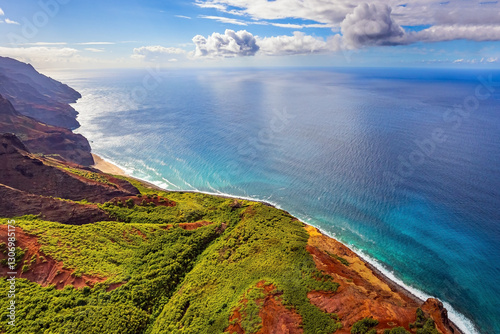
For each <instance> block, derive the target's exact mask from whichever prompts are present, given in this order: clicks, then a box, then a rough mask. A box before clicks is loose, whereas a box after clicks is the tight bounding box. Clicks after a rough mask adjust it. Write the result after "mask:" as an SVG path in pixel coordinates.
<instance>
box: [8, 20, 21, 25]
mask: <svg viewBox="0 0 500 334" xmlns="http://www.w3.org/2000/svg"><path fill="white" fill-rule="evenodd" d="M5 23H7V24H16V25H19V24H20V23H19V22H17V21H13V20H11V19H5Z"/></svg>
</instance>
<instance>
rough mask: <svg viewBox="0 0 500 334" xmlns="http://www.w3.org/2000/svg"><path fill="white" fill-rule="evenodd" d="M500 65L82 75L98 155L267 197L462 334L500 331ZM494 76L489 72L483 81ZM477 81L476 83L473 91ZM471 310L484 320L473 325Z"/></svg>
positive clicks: (140, 172)
mask: <svg viewBox="0 0 500 334" xmlns="http://www.w3.org/2000/svg"><path fill="white" fill-rule="evenodd" d="M490 75H492V77H491V78H492V79H493V81H498V82H500V72H498V71H497V72H494V71H493V72H487V71H483V72H479V71H472V70H469V71H466V70H461V71H458V70H439V71H438V70H424V69H414V70H407V69H349V70H341V69H338V70H331V69H328V70H327V69H325V70H311V69H301V70H297V69H294V70H291V69H283V70H189V71H180V70H177V71H164V72H162V73H161V74H158V75H155V77H156V78H157V80H154V79H153V80H151V77H149V76H150V74H149V72H148V71H146V70H144V71H122V72H114V73H111V72H100V73H95V72H90V73H72V74H71V75H68V76H66V78H64V80H65V82H67V83H68V84H70V85H71V86H73V87H74V88H76V89H77V90H79V91H80V92H81V93H82V95H83V96H84V97H83V99H82V100H80V101H79V102H78V103H77V104H76V109H77V110H78V111H79V112H80V117H79V121H80V123H81V124H82V127H81V128H80V129H79V132H80V133H82V134H84V135H85V136H86V137H87V138H88V139H89V140H91V141H92V147H93V150H94V152H95V153H97V154H99V155H101V156H103V157H104V158H107V159H109V160H111V161H113V162H115V163H117V164H118V165H120V166H123V167H124V168H126V170H127V171H129V172H131V173H132V174H133V175H134V176H136V177H140V178H144V179H147V180H149V181H153V182H156V183H157V184H159V185H161V186H163V187H165V188H168V189H172V190H175V189H183V190H200V191H206V192H214V193H226V194H231V195H235V196H242V197H251V198H256V199H262V200H266V201H269V202H272V203H275V204H277V205H278V206H279V207H281V208H283V209H285V210H287V211H289V212H291V213H292V214H294V215H296V216H297V217H299V218H300V219H302V220H304V221H306V222H309V223H311V224H313V225H315V226H318V227H320V228H321V229H322V230H324V231H326V232H327V233H329V234H331V235H334V236H335V237H336V238H337V239H339V240H341V241H343V242H345V243H347V244H349V245H351V247H353V248H355V249H356V250H357V251H359V252H361V253H363V254H365V256H368V257H369V258H370V259H371V261H377V265H379V266H380V267H383V268H384V269H385V270H386V272H389V273H390V274H392V275H394V276H395V278H396V279H398V280H401V281H403V282H404V284H405V285H407V286H409V287H411V289H412V290H413V291H414V292H415V293H417V294H419V295H420V296H423V297H425V296H428V295H431V296H435V297H438V298H440V299H441V300H443V301H445V305H447V306H448V307H449V308H450V310H451V317H452V319H453V320H454V321H456V322H457V323H459V324H460V326H461V327H462V328H464V329H465V330H466V332H467V333H477V332H480V333H488V334H490V333H500V310H499V308H500V224H499V223H500V85H496V86H488V87H485V86H481V82H480V80H479V77H483V78H485V80H486V81H488V76H490ZM483 81H484V80H483ZM478 87H479V88H478ZM470 321H472V322H473V323H474V324H475V326H476V327H477V329H474V328H472V324H471V322H470Z"/></svg>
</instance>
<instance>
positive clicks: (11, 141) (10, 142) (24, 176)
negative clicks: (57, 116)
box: [0, 134, 139, 203]
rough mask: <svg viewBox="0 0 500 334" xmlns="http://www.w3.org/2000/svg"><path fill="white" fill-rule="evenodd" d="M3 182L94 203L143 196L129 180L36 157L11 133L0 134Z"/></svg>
mask: <svg viewBox="0 0 500 334" xmlns="http://www.w3.org/2000/svg"><path fill="white" fill-rule="evenodd" d="M0 183H1V184H3V185H6V186H8V187H11V188H14V189H18V190H21V191H23V192H26V193H29V194H33V195H39V196H51V197H56V198H62V199H69V200H73V201H80V200H83V199H85V200H88V201H89V202H94V203H104V202H107V201H109V200H111V199H113V198H115V197H125V196H133V195H137V194H138V193H139V191H138V190H137V189H136V188H135V187H133V186H132V185H131V184H130V183H129V182H127V181H123V180H118V179H115V178H113V177H111V176H107V175H105V174H97V173H93V172H92V171H91V170H88V171H86V170H84V169H71V168H69V166H67V165H60V166H58V165H57V163H55V162H53V161H50V160H46V159H42V158H39V157H35V156H33V155H32V154H30V153H29V151H28V150H27V148H26V147H25V146H24V145H23V143H21V141H20V140H19V139H18V138H17V137H15V136H14V135H9V134H3V135H0Z"/></svg>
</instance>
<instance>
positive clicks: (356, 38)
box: [340, 3, 405, 49]
mask: <svg viewBox="0 0 500 334" xmlns="http://www.w3.org/2000/svg"><path fill="white" fill-rule="evenodd" d="M391 12H392V10H391V8H390V7H389V6H387V5H375V4H371V5H368V4H366V3H364V4H361V5H359V6H357V7H356V8H355V9H354V11H353V12H352V13H351V14H348V15H347V16H346V18H345V20H344V21H342V23H341V25H340V27H341V32H342V35H343V39H344V44H345V45H346V46H347V48H353V49H355V48H359V47H363V46H370V45H391V44H399V43H401V39H402V38H403V36H404V34H405V32H404V30H403V28H401V27H400V26H399V25H398V24H397V23H396V22H395V21H394V20H393V18H392V16H391Z"/></svg>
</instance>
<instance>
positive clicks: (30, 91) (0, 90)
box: [0, 57, 81, 129]
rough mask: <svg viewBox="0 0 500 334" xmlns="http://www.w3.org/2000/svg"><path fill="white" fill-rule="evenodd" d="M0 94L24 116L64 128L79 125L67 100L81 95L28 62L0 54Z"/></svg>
mask: <svg viewBox="0 0 500 334" xmlns="http://www.w3.org/2000/svg"><path fill="white" fill-rule="evenodd" d="M0 94H1V95H3V96H4V97H5V98H7V99H8V100H10V101H11V102H12V104H13V105H14V107H15V108H16V110H17V111H18V112H19V113H21V114H23V115H25V116H30V117H32V118H34V119H37V120H39V121H41V122H43V123H46V124H49V125H54V126H59V127H63V128H68V129H76V128H78V127H79V124H78V122H77V121H76V116H77V115H78V113H77V112H76V111H75V110H74V109H73V108H72V107H71V106H70V105H68V103H74V102H76V100H78V99H79V98H80V97H81V95H80V94H79V93H78V92H77V91H75V90H74V89H72V88H70V87H68V86H67V85H65V84H62V83H60V82H58V81H56V80H54V79H51V78H49V77H47V76H45V75H43V74H40V73H39V72H37V71H36V70H35V69H34V68H33V66H31V65H30V64H25V63H22V62H19V61H17V60H14V59H11V58H6V57H0Z"/></svg>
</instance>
